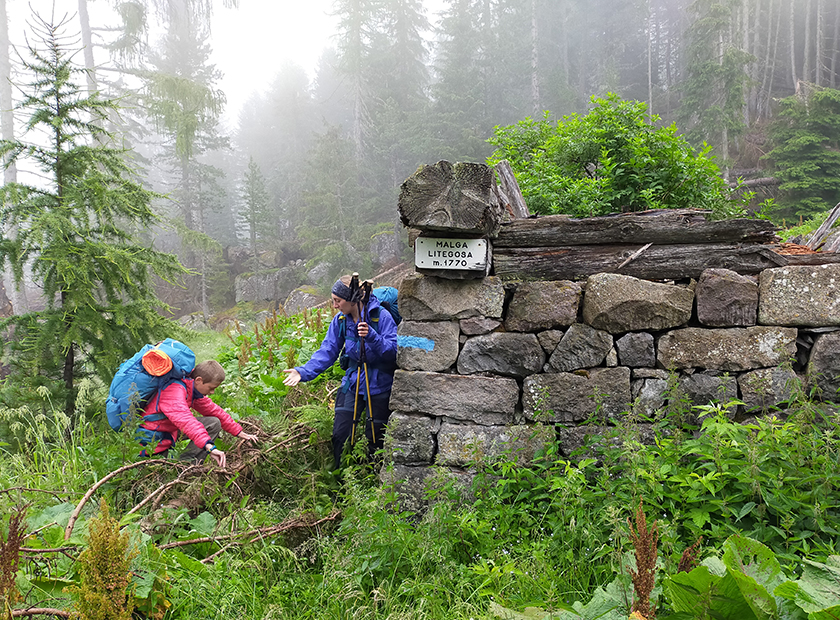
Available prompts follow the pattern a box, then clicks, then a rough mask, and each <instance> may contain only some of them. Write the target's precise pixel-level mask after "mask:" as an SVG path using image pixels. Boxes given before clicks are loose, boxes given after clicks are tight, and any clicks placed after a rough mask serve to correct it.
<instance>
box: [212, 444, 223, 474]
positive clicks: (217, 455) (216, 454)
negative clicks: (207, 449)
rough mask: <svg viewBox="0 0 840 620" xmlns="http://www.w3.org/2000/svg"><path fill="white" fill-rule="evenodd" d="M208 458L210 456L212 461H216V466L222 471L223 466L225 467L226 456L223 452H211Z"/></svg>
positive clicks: (216, 450) (217, 450)
mask: <svg viewBox="0 0 840 620" xmlns="http://www.w3.org/2000/svg"><path fill="white" fill-rule="evenodd" d="M210 456H212V457H213V460H214V461H216V465H218V466H219V467H221V468H222V469H224V468H225V466H226V465H227V455H226V454H225V453H224V452H222V451H221V450H219V449H218V448H216V449H215V450H213V451H212V452H211V453H210Z"/></svg>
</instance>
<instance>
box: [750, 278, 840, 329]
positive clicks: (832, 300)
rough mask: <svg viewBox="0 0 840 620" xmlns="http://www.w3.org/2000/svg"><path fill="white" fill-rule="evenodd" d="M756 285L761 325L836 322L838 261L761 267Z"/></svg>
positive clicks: (838, 309) (839, 304)
mask: <svg viewBox="0 0 840 620" xmlns="http://www.w3.org/2000/svg"><path fill="white" fill-rule="evenodd" d="M758 286H759V291H758V292H759V304H758V322H759V323H760V324H762V325H797V326H801V327H821V326H829V325H840V264H832V265H816V266H813V267H810V266H808V267H805V266H795V267H779V268H777V269H765V270H764V271H762V272H761V276H760V277H759V281H758Z"/></svg>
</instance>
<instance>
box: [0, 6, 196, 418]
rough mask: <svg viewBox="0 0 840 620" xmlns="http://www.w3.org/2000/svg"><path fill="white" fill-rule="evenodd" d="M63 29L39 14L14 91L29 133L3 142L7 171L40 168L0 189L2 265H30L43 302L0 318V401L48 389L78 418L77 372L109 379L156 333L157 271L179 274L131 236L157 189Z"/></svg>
mask: <svg viewBox="0 0 840 620" xmlns="http://www.w3.org/2000/svg"><path fill="white" fill-rule="evenodd" d="M65 25H66V21H64V22H61V23H59V24H57V25H54V24H51V23H48V22H46V21H44V20H42V19H40V18H38V17H37V16H36V17H35V18H34V29H35V35H36V37H35V40H36V43H34V44H30V46H29V56H30V58H29V59H28V60H24V67H25V69H26V71H27V73H28V74H30V75H32V81H31V82H30V83H28V84H26V85H25V86H23V87H21V92H22V95H23V99H22V101H21V103H20V104H19V106H18V109H19V110H20V111H21V112H25V113H26V114H28V118H27V122H26V130H27V131H26V133H25V134H24V135H23V137H22V138H21V139H17V140H3V141H2V142H0V155H1V156H2V157H3V162H4V164H5V165H6V166H9V165H13V164H15V163H17V164H18V167H19V169H23V168H24V167H28V168H30V169H31V168H32V166H35V167H37V169H38V174H37V175H34V177H35V181H33V183H32V184H27V183H22V182H13V183H6V184H5V185H4V186H3V187H2V188H0V192H2V218H3V221H4V222H6V223H7V225H10V226H15V227H16V228H17V235H16V236H15V237H14V238H9V237H4V238H3V239H2V240H0V260H8V261H9V263H10V264H11V265H13V267H14V279H15V281H16V283H17V284H18V285H20V283H21V282H22V280H23V276H24V273H23V269H22V266H23V265H25V264H31V265H32V274H33V276H34V278H35V279H36V282H37V284H38V285H39V286H41V287H42V289H43V294H44V300H45V308H44V309H43V310H40V311H37V312H30V313H27V314H24V315H19V316H13V317H11V318H10V319H7V320H5V321H3V322H2V323H0V329H3V330H6V333H9V330H13V334H14V336H13V337H11V338H9V337H7V338H4V339H3V340H2V342H0V347H2V348H3V352H4V353H11V358H10V361H11V367H12V372H13V377H12V380H11V381H9V382H8V383H7V386H8V389H7V390H6V392H5V394H4V396H5V397H6V402H7V404H17V403H16V402H15V401H16V396H20V395H21V394H26V393H27V392H29V393H31V389H29V388H32V387H37V386H39V385H44V386H47V387H48V388H49V389H50V393H51V395H52V398H53V402H55V399H56V398H60V399H61V400H63V402H64V409H65V412H66V414H67V415H68V417H69V418H70V420H71V421H75V418H76V416H75V392H76V389H77V387H78V385H77V381H78V379H79V378H80V377H81V376H84V375H85V374H89V373H91V372H96V373H97V374H98V375H99V376H100V377H101V378H102V379H103V380H106V381H107V380H108V379H109V378H110V375H111V374H112V373H113V371H114V370H115V369H116V367H117V365H118V363H119V362H120V361H122V360H123V359H125V358H126V357H127V355H129V354H130V353H132V352H133V351H135V350H136V349H137V348H139V346H140V345H142V344H143V343H145V342H148V341H149V340H151V339H152V338H154V337H159V336H160V335H162V334H163V332H162V327H163V326H164V325H165V321H164V320H163V319H162V318H161V316H160V314H158V312H157V310H158V309H159V307H160V305H161V304H160V302H159V301H158V300H157V299H156V298H155V296H154V294H153V290H152V280H151V278H152V274H153V273H154V274H156V275H158V276H160V277H163V278H172V277H174V276H176V275H177V274H178V273H181V272H182V271H183V268H182V267H181V265H180V264H179V263H178V261H177V259H176V258H175V257H174V256H172V255H169V254H164V253H161V252H158V251H156V250H155V249H154V248H153V247H151V246H150V245H149V244H145V243H142V242H141V241H140V240H139V239H138V238H137V236H136V233H135V232H132V231H137V230H138V229H144V228H146V227H149V226H151V225H153V224H154V223H155V222H156V218H155V215H154V213H153V211H152V208H151V203H152V200H153V198H154V197H155V194H153V193H152V192H150V191H147V190H146V189H144V187H143V186H142V184H141V183H140V181H139V180H138V178H137V175H136V171H135V169H134V167H133V165H132V163H131V154H130V153H129V152H127V151H126V150H125V149H124V148H123V147H122V146H121V145H120V143H119V141H118V139H117V137H116V136H115V135H113V134H111V133H109V132H108V131H106V130H105V129H103V126H104V122H103V121H104V119H105V118H107V117H109V115H111V114H112V113H113V112H116V111H117V106H116V104H115V102H113V101H108V100H103V99H100V98H99V96H98V94H97V93H93V94H87V93H85V92H84V91H83V88H82V87H81V86H80V84H79V83H78V81H77V80H79V79H80V78H83V76H84V73H85V72H84V70H83V69H81V68H80V67H78V66H76V65H75V64H74V62H73V56H74V53H73V51H72V48H73V45H74V44H75V40H73V39H70V38H68V37H67V36H66V34H65V29H64V28H65ZM10 348H11V351H10Z"/></svg>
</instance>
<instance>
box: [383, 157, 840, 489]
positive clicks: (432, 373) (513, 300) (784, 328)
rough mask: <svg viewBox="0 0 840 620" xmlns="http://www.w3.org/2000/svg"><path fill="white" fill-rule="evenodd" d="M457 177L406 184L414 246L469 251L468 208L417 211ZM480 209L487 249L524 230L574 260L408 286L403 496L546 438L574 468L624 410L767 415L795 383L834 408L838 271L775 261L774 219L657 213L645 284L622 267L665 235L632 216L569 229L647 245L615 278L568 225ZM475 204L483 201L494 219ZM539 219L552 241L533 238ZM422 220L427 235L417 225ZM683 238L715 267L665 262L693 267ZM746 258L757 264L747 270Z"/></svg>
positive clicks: (420, 278)
mask: <svg viewBox="0 0 840 620" xmlns="http://www.w3.org/2000/svg"><path fill="white" fill-rule="evenodd" d="M472 166H473V167H472V168H470V172H471V178H478V179H481V181H482V182H484V183H486V182H490V181H488V179H490V180H492V175H488V174H485V175H482V174H478V172H480V171H477V170H476V169H475V168H474V166H478V164H473V165H472ZM456 169H458V165H455V166H452V165H448V166H447V165H443V164H437V165H436V166H435V167H434V169H433V170H431V171H429V170H424V169H422V168H421V170H420V171H418V173H417V178H416V179H414V180H411V179H410V180H409V181H407V182H406V183H407V184H408V185H409V186H410V188H411V200H410V202H411V210H410V212H409V210H407V209H403V202H402V200H401V203H400V209H401V215H402V217H403V221H404V223H405V224H406V225H407V226H411V227H413V228H415V229H417V230H419V234H420V235H421V236H431V237H435V236H438V237H439V236H445V235H446V234H452V235H456V236H457V235H464V236H468V237H470V238H475V232H474V231H470V232H469V233H465V232H464V231H463V230H455V231H449V232H448V231H446V230H444V227H443V226H442V223H443V222H444V221H453V222H458V221H463V220H464V219H465V218H463V217H459V215H458V212H457V206H458V204H459V203H458V201H457V200H455V201H453V202H447V201H446V200H447V199H446V197H445V196H441V195H440V194H435V193H434V192H431V193H429V192H427V193H426V194H425V195H424V200H427V201H429V202H430V203H431V204H432V206H431V207H430V208H431V209H432V210H433V211H434V212H435V213H436V214H437V216H436V217H430V216H428V215H422V214H424V213H427V210H426V209H424V205H423V203H422V201H421V202H419V203H418V201H417V184H418V183H420V182H421V181H423V180H424V179H428V178H429V177H431V178H433V179H434V181H435V185H436V186H439V187H442V188H444V189H442V190H441V192H444V193H445V192H449V194H452V193H453V192H454V193H457V192H459V191H467V189H466V188H465V187H464V183H463V178H459V179H454V180H453V179H448V178H447V177H446V174H447V171H448V173H449V174H454V170H456ZM404 187H405V186H404ZM424 187H426V189H427V190H428V187H427V186H424ZM453 188H454V189H453ZM470 196H471V197H472V198H471V200H470V201H469V209H470V216H469V218H468V219H469V220H470V222H481V225H482V228H483V229H484V230H486V231H490V232H491V233H492V234H490V235H488V236H487V237H486V238H487V239H488V242H489V243H490V244H491V245H492V244H493V243H494V242H495V241H496V240H497V239H498V238H500V237H502V236H504V235H505V230H506V227H510V226H514V225H515V226H516V227H517V228H516V231H514V232H516V234H517V235H521V231H522V230H525V229H527V230H528V231H529V235H530V237H531V238H533V239H535V240H538V242H539V243H541V244H546V243H551V242H552V241H551V239H560V240H561V241H560V242H562V243H563V244H564V248H565V249H564V251H563V252H560V253H557V254H556V256H555V258H554V259H553V260H554V262H556V263H558V265H557V266H556V267H547V265H548V262H546V260H547V259H546V258H545V257H546V256H547V255H550V252H549V251H548V250H546V247H548V246H546V245H541V246H540V248H539V249H538V250H537V249H534V251H533V252H530V253H529V252H528V251H527V250H528V248H527V247H525V242H524V241H523V240H522V239H521V237H520V236H517V237H516V242H515V244H516V246H517V247H518V249H519V250H521V251H522V252H523V255H524V256H526V257H531V258H532V257H533V256H534V255H535V254H537V253H539V254H540V256H541V258H540V261H541V262H540V265H541V268H540V269H538V270H535V271H533V272H530V273H529V272H528V270H527V269H519V268H515V267H513V266H512V265H513V263H512V262H511V260H510V255H508V257H507V258H506V259H505V260H506V262H505V265H506V267H505V273H507V274H516V275H515V276H514V275H507V276H505V277H500V276H499V275H492V274H494V273H497V270H496V263H495V261H494V262H493V263H492V264H491V265H489V266H488V268H487V270H486V271H487V272H489V273H490V274H491V275H486V274H485V273H478V274H476V273H461V274H452V273H447V274H445V275H441V274H440V273H437V272H436V273H433V274H429V273H416V274H414V275H412V276H409V277H408V278H407V279H406V280H404V281H403V283H402V285H401V287H400V298H399V307H400V311H401V313H402V315H403V318H404V321H403V322H402V324H401V325H400V326H399V330H398V346H399V349H398V356H397V362H398V365H399V370H397V372H396V374H395V377H394V387H393V391H392V394H391V408H392V410H393V411H394V413H393V416H392V418H391V422H390V424H389V430H388V433H389V439H388V443H387V450H388V458H389V460H390V462H391V463H392V465H393V466H392V467H391V468H387V469H384V470H383V476H384V477H386V478H387V477H391V476H393V477H395V478H396V479H397V480H403V481H405V482H404V484H405V485H407V486H406V487H404V490H406V491H408V493H409V494H411V492H412V491H414V492H416V493H418V494H419V490H420V489H421V488H422V485H423V482H424V480H425V479H427V478H428V477H429V476H431V475H433V474H434V472H435V471H439V468H440V467H441V466H442V467H444V468H446V469H448V471H450V472H451V473H452V474H453V475H457V476H467V475H468V472H469V466H470V465H471V464H473V463H476V462H481V461H482V460H484V459H488V458H493V457H496V456H498V455H500V454H502V453H507V454H509V455H511V457H512V458H516V459H519V460H521V461H523V462H527V461H529V460H530V459H532V458H533V456H534V454H535V453H536V452H537V451H538V450H540V449H542V448H544V447H545V446H546V444H548V443H549V442H553V443H556V444H557V445H558V447H559V450H560V452H561V454H566V455H568V454H571V452H572V451H574V450H575V449H576V448H578V447H580V446H581V445H582V444H583V438H584V436H585V435H586V434H600V433H602V432H603V431H604V428H605V427H606V426H609V425H611V424H613V423H614V422H615V421H616V419H617V418H618V417H619V416H622V415H624V414H625V413H627V412H632V413H634V414H638V415H641V416H645V417H648V418H655V417H656V416H659V415H662V413H663V411H664V410H665V408H666V407H667V406H668V401H669V399H679V400H681V401H684V402H688V403H690V404H692V405H708V404H709V403H710V402H712V401H723V402H726V401H729V400H731V399H735V398H738V399H741V400H742V401H743V402H744V403H745V404H744V405H743V406H741V407H740V408H739V409H738V411H737V412H735V411H733V413H737V415H741V416H747V415H761V414H763V413H766V412H768V411H770V410H776V409H777V408H784V404H785V402H786V401H787V400H788V399H790V398H791V396H792V394H794V391H795V390H796V389H797V382H799V384H800V385H814V386H816V387H817V388H818V392H817V393H818V394H819V395H820V396H821V397H822V398H823V399H825V400H832V401H836V400H840V397H838V394H840V263H838V262H836V261H835V262H833V263H832V262H827V263H826V264H810V263H812V262H815V259H814V258H812V257H809V258H807V259H804V262H805V263H808V264H792V263H794V262H795V260H796V259H794V257H786V256H783V255H781V254H776V253H775V249H777V248H778V246H776V245H774V244H773V243H772V241H773V236H772V234H768V229H767V226H768V225H767V224H766V223H756V222H755V221H752V220H743V221H741V224H738V223H735V224H732V225H730V226H729V227H727V226H724V225H723V224H721V223H714V225H713V226H709V225H706V224H704V223H703V222H700V221H699V220H698V219H697V217H698V215H697V214H696V213H693V214H691V215H690V216H687V215H686V214H685V212H679V213H674V214H670V215H669V214H668V213H667V212H657V213H655V214H654V216H655V217H653V218H652V219H651V220H650V221H651V222H656V221H664V222H667V226H665V230H666V232H667V235H666V236H665V239H664V241H665V242H663V243H661V244H658V248H657V251H656V252H655V254H654V261H655V263H651V264H652V265H653V264H655V265H656V271H660V272H667V273H668V274H669V275H670V278H669V279H666V280H664V279H663V280H658V281H652V280H651V279H643V278H640V277H635V276H633V275H628V274H627V273H624V271H627V270H625V269H622V268H619V266H620V265H621V264H622V263H628V257H632V256H633V254H634V253H635V254H636V255H637V256H636V257H635V258H631V260H630V262H629V264H630V265H632V264H633V263H634V262H637V261H638V262H639V263H643V261H644V256H645V254H644V252H642V253H639V252H638V251H639V249H640V246H639V245H638V244H643V245H644V244H648V243H653V242H652V241H651V239H655V237H656V236H657V235H658V234H660V233H658V232H657V231H656V230H655V229H654V230H651V231H646V230H645V229H644V226H643V225H642V224H643V222H644V221H645V220H644V218H643V217H641V215H640V214H628V215H629V216H630V218H631V221H629V223H628V225H627V226H626V227H624V228H622V226H621V218H622V217H623V216H615V217H610V218H592V219H591V220H589V221H587V222H586V223H585V225H582V224H580V221H579V220H571V219H570V218H565V221H566V222H567V223H570V225H571V226H572V230H578V231H582V232H581V234H583V233H586V234H585V235H583V236H584V237H585V243H586V244H587V245H586V252H589V253H592V252H593V250H592V248H593V247H594V246H593V238H595V237H596V236H597V235H594V234H592V233H590V232H587V231H591V230H597V221H593V220H598V219H601V220H604V221H605V224H604V226H605V230H608V231H609V235H608V236H607V237H608V239H607V241H606V243H608V244H616V245H619V246H620V245H622V242H624V241H626V240H625V239H624V238H623V237H622V234H621V233H622V231H624V232H625V233H626V235H627V237H628V239H629V238H632V242H633V243H635V244H636V245H634V246H632V247H631V248H627V249H626V250H625V251H624V253H623V254H619V256H617V257H616V260H615V261H613V263H612V267H611V269H610V270H609V271H607V270H602V271H599V272H598V273H587V271H588V267H586V266H585V265H583V263H581V262H580V260H579V258H580V257H575V256H573V254H574V252H573V251H572V249H573V248H574V246H573V245H571V243H572V242H573V235H571V236H570V235H567V234H566V233H564V232H563V231H561V230H559V229H558V217H551V218H537V219H534V218H530V219H528V220H527V226H525V224H523V223H522V220H514V221H513V222H509V223H507V224H506V223H503V222H502V223H500V224H499V225H498V226H497V225H495V224H494V223H493V222H494V218H498V217H499V211H500V209H499V203H498V192H494V191H491V189H488V188H486V187H484V188H482V191H472V192H470ZM502 196H504V194H502ZM481 197H484V198H483V199H484V200H486V202H487V204H486V209H485V210H484V211H482V210H481V208H480V206H481V204H480V200H479V198H481ZM502 202H504V200H503V199H502ZM444 206H445V208H444ZM441 211H444V212H445V213H446V218H443V217H440V213H441ZM411 214H414V216H416V219H413V217H414V216H412V215H411ZM418 214H419V215H418ZM679 218H683V219H686V218H687V219H686V221H688V222H689V223H690V225H686V226H685V227H684V228H685V229H684V231H683V236H682V237H681V236H680V230H679V226H677V225H675V223H674V222H675V221H677V220H679ZM540 219H545V220H546V225H547V226H548V227H549V228H550V230H549V231H545V230H542V229H541V228H540V226H539V221H540ZM701 219H703V220H704V221H705V218H701ZM424 222H432V224H431V225H430V226H428V227H424ZM733 226H734V228H733ZM738 226H741V228H740V229H739V228H738ZM654 228H655V226H654ZM497 229H498V232H496V230H497ZM697 230H702V231H703V234H702V235H701V234H698V233H697ZM738 230H740V231H741V233H739V232H738ZM517 231H518V232H517ZM710 231H711V232H710ZM494 235H495V236H494ZM703 235H705V236H703ZM685 237H690V239H691V241H690V242H691V244H692V246H693V247H697V246H698V245H701V244H703V243H707V244H709V245H710V246H713V247H714V252H712V253H710V254H708V255H707V256H706V259H705V260H706V262H705V263H704V262H703V257H702V256H700V255H696V256H694V257H693V259H692V261H691V262H690V264H689V267H690V269H689V271H690V273H687V274H685V275H682V276H680V275H679V265H678V264H677V265H671V264H668V261H667V260H665V259H664V258H663V257H666V256H668V254H669V250H674V251H673V252H671V255H673V256H676V257H682V256H684V255H685V254H684V252H682V251H677V250H676V249H675V248H678V247H682V246H681V245H680V244H681V239H682V240H684V239H685ZM510 238H512V237H511V236H509V239H508V241H507V243H508V245H510V244H511V243H513V242H511V241H510ZM727 244H728V245H727ZM654 245H655V244H654ZM728 247H731V251H730V250H728V249H727V248H728ZM570 248H571V249H570ZM495 252H496V250H495V249H494V250H493V251H492V252H491V254H494V253H495ZM595 254H597V255H598V256H600V257H603V256H606V255H608V254H609V252H607V251H603V252H595ZM744 256H747V257H749V259H748V260H745V261H740V262H739V257H744ZM721 257H723V260H722V259H721ZM756 257H759V258H760V259H761V260H757V259H756ZM531 258H527V259H526V263H527V262H528V261H530V260H531ZM829 260H830V259H829ZM564 261H566V262H567V264H570V265H573V266H576V267H575V268H579V267H580V266H581V265H583V267H582V268H581V269H582V270H581V272H580V273H575V277H573V278H569V279H552V278H546V277H544V276H543V275H541V274H544V273H547V272H558V273H568V272H569V267H568V265H567V266H566V267H564V266H563V265H562V264H561V263H563V262H564ZM721 263H724V264H728V265H729V266H730V267H731V268H727V267H724V266H721ZM649 270H650V269H649V268H647V267H644V265H637V267H636V269H635V271H636V272H646V271H649ZM418 271H422V270H418ZM645 432H646V431H645V430H644V428H643V429H642V435H643V436H644V434H645ZM647 432H649V431H647ZM434 466H437V467H434Z"/></svg>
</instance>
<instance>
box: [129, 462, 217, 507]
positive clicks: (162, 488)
mask: <svg viewBox="0 0 840 620" xmlns="http://www.w3.org/2000/svg"><path fill="white" fill-rule="evenodd" d="M197 468H203V466H202V465H192V466H191V467H189V468H187V469H185V470H184V471H182V472H181V473H180V474H179V475H178V477H177V478H175V480H172V481H171V482H167V483H166V484H163V485H161V486H159V487H158V488H157V489H155V490H154V491H152V492H151V493H149V494H148V495H147V496H146V497H145V498H144V499H143V501H141V502H140V503H139V504H137V505H136V506H135V507H134V508H132V509H131V510H129V511H128V512H127V513H125V516H128V515H130V514H134V513H135V512H137V511H138V510H140V509H141V508H142V507H143V506H145V505H146V504H148V503H149V502H150V501H152V500H153V499H154V498H155V497H158V496H162V495H163V494H164V493H165V492H166V491H168V490H169V489H170V488H172V487H174V486H175V485H178V484H181V483H183V482H184V477H185V476H186V475H187V474H188V473H189V472H191V471H193V470H194V469H197Z"/></svg>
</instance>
